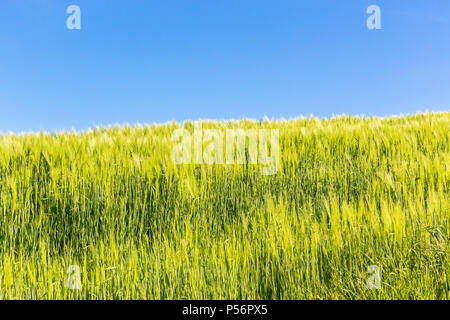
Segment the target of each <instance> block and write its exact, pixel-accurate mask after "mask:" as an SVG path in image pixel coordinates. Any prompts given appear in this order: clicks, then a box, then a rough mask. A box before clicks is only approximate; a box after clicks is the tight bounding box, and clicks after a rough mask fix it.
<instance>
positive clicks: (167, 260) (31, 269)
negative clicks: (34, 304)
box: [0, 112, 450, 300]
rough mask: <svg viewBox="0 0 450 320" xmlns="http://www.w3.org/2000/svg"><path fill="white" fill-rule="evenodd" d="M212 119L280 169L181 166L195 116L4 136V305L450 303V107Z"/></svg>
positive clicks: (0, 145) (0, 179)
mask: <svg viewBox="0 0 450 320" xmlns="http://www.w3.org/2000/svg"><path fill="white" fill-rule="evenodd" d="M202 124H203V128H214V129H216V130H222V131H224V132H225V130H226V129H230V128H241V129H245V130H250V129H253V130H262V129H278V130H279V159H278V160H279V167H278V170H277V172H276V173H275V174H270V175H264V174H261V170H260V169H261V168H260V167H261V166H262V164H261V163H259V162H258V163H257V164H252V163H250V161H247V162H246V163H243V164H237V163H236V164H177V163H175V162H174V161H173V156H172V155H173V150H174V148H175V147H176V145H177V141H174V139H173V138H172V134H173V132H174V130H176V129H179V128H180V126H183V127H184V128H186V129H187V130H188V131H189V132H193V130H194V123H193V122H185V123H182V124H180V123H175V122H171V123H167V124H161V125H147V126H139V125H137V126H116V127H109V128H95V129H92V130H88V131H84V132H55V133H36V134H34V133H29V134H21V135H18V134H16V135H14V134H3V135H1V136H0V299H295V300H297V299H449V295H450V259H449V242H450V234H449V227H450V224H449V223H450V221H449V220H450V113H449V112H443V113H427V114H416V115H410V116H401V117H391V118H370V117H366V118H364V117H347V116H339V117H334V118H330V119H317V118H312V117H311V118H302V119H293V120H268V119H265V120H262V121H254V120H239V121H228V122H225V121H222V122H220V121H218V122H214V121H205V122H203V123H202ZM206 144H207V142H206ZM202 147H205V141H203V146H202ZM247 147H248V144H247ZM270 148H272V150H273V146H272V147H270ZM248 154H249V150H248V148H247V150H246V155H247V156H248Z"/></svg>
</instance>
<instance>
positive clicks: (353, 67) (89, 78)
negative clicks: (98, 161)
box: [0, 0, 450, 132]
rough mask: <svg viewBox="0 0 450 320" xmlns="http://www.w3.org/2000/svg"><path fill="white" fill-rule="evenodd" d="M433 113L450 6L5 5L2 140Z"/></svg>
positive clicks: (321, 0) (428, 1)
mask: <svg viewBox="0 0 450 320" xmlns="http://www.w3.org/2000/svg"><path fill="white" fill-rule="evenodd" d="M72 4H75V5H78V6H79V7H80V8H81V30H69V29H67V27H66V20H67V18H68V17H69V14H67V13H66V9H67V7H68V6H69V5H72ZM372 4H376V5H378V6H379V7H380V9H381V27H382V29H381V30H369V29H368V28H367V26H366V19H367V18H368V17H369V14H367V13H366V9H367V7H368V6H369V5H372ZM426 109H429V110H450V1H448V0H389V1H387V0H386V1H381V0H371V1H365V0H309V1H301V0H257V1H256V0H158V1H156V0H128V1H118V0H117V1H114V0H70V1H66V0H0V114H1V116H0V131H1V132H6V131H10V130H11V131H14V132H20V131H29V130H33V131H37V130H40V129H43V130H46V131H52V130H56V129H69V130H70V129H71V128H75V129H77V130H83V129H86V128H89V127H93V126H95V125H108V124H116V123H120V124H123V123H130V124H134V123H153V122H166V121H169V120H187V119H200V118H208V119H231V118H234V119H236V118H242V117H248V118H256V119H261V118H262V117H264V116H265V115H266V116H268V117H269V118H291V117H297V116H300V115H305V116H309V115H310V114H314V115H315V116H319V117H328V116H332V115H333V114H342V113H345V114H358V115H360V114H366V115H377V116H385V115H391V114H400V113H403V114H406V113H414V112H416V111H425V110H426Z"/></svg>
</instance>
